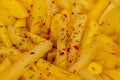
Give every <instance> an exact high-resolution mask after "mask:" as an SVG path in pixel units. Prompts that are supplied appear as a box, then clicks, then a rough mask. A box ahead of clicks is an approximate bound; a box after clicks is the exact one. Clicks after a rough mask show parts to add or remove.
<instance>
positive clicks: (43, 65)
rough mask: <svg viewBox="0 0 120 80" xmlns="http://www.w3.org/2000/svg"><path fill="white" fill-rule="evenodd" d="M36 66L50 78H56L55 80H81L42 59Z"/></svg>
mask: <svg viewBox="0 0 120 80" xmlns="http://www.w3.org/2000/svg"><path fill="white" fill-rule="evenodd" d="M36 65H37V66H38V68H39V70H40V71H41V72H43V73H45V74H48V75H49V76H50V77H54V79H55V80H56V79H57V80H81V78H80V77H79V76H77V75H74V74H70V73H69V72H66V71H64V70H62V69H61V68H58V67H56V66H55V65H52V64H50V63H49V62H47V61H45V60H43V59H40V60H39V61H38V62H37V63H36Z"/></svg>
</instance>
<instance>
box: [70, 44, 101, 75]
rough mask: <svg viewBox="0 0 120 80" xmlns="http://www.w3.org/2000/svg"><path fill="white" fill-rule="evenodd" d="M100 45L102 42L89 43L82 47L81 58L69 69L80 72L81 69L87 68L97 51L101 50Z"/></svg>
mask: <svg viewBox="0 0 120 80" xmlns="http://www.w3.org/2000/svg"><path fill="white" fill-rule="evenodd" d="M100 46H101V45H100V44H92V45H91V44H88V45H86V47H84V48H82V49H81V51H80V53H81V56H80V58H79V59H78V61H77V62H76V63H75V64H74V65H72V66H71V67H70V68H69V71H70V72H73V73H74V72H75V73H79V71H81V70H83V69H85V68H86V67H87V65H88V64H89V63H90V62H91V60H93V59H94V58H95V56H96V55H97V51H99V50H101V47H100Z"/></svg>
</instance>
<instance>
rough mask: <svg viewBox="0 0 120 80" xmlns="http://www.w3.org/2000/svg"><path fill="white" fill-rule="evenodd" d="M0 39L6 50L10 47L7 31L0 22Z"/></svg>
mask: <svg viewBox="0 0 120 80" xmlns="http://www.w3.org/2000/svg"><path fill="white" fill-rule="evenodd" d="M0 37H1V39H2V41H3V43H4V44H5V46H6V47H7V48H10V47H12V43H11V40H10V38H9V35H8V32H7V29H6V27H5V25H4V24H3V23H1V22H0Z"/></svg>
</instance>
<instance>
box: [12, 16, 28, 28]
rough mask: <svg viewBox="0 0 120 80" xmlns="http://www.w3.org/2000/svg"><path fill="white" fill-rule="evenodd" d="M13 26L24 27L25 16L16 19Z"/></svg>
mask: <svg viewBox="0 0 120 80" xmlns="http://www.w3.org/2000/svg"><path fill="white" fill-rule="evenodd" d="M13 27H14V28H19V27H26V18H23V19H18V20H16V22H15V24H14V26H13Z"/></svg>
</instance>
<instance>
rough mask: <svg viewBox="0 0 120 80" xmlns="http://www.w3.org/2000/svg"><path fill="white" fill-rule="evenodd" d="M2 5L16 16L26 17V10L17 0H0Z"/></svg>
mask: <svg viewBox="0 0 120 80" xmlns="http://www.w3.org/2000/svg"><path fill="white" fill-rule="evenodd" d="M1 2H2V4H3V6H4V7H5V8H6V9H8V11H9V12H10V13H11V14H12V15H13V16H14V17H16V18H26V17H28V16H29V15H28V13H27V10H25V8H24V7H23V6H22V5H21V4H20V3H19V2H18V1H17V0H1Z"/></svg>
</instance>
